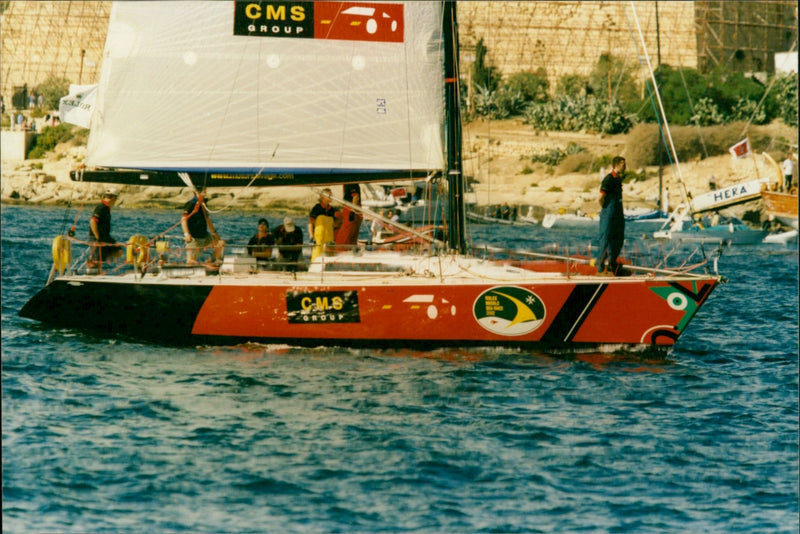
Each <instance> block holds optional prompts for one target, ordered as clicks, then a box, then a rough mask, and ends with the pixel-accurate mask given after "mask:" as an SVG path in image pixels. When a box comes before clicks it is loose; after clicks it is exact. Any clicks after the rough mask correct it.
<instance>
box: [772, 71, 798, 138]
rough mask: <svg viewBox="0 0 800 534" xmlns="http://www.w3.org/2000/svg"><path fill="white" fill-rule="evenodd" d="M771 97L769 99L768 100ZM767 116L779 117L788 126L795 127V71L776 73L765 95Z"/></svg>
mask: <svg viewBox="0 0 800 534" xmlns="http://www.w3.org/2000/svg"><path fill="white" fill-rule="evenodd" d="M770 99H771V100H770ZM767 104H768V106H767V109H771V110H772V113H768V114H767V117H768V118H778V119H781V120H782V121H783V122H784V123H785V124H787V125H788V126H794V127H795V128H796V127H797V73H796V72H795V73H792V74H789V75H778V79H777V80H775V85H774V86H773V88H772V91H770V93H769V95H768V96H767Z"/></svg>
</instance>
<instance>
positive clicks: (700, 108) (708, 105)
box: [689, 97, 726, 126]
mask: <svg viewBox="0 0 800 534" xmlns="http://www.w3.org/2000/svg"><path fill="white" fill-rule="evenodd" d="M725 119H726V116H725V115H724V114H723V112H722V111H721V110H720V109H719V106H717V103H716V101H715V100H713V99H711V98H706V97H704V98H701V99H700V100H698V101H697V104H695V106H694V114H693V115H692V116H691V118H690V119H689V122H690V123H692V124H696V125H698V126H710V125H712V124H722V123H723V122H726V120H725Z"/></svg>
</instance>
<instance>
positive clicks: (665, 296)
mask: <svg viewBox="0 0 800 534" xmlns="http://www.w3.org/2000/svg"><path fill="white" fill-rule="evenodd" d="M715 284H716V280H714V279H705V280H700V281H683V282H664V281H659V282H656V281H647V280H640V279H639V280H609V281H607V282H593V281H592V282H587V281H582V282H576V281H564V282H550V283H541V284H522V285H514V284H497V285H486V284H477V285H459V286H448V285H434V284H431V285H424V286H420V285H416V284H415V285H392V286H366V287H365V286H358V285H351V286H344V287H342V286H313V287H308V286H304V287H295V288H285V287H254V286H251V285H245V286H229V285H225V286H222V285H220V286H216V287H214V288H213V289H212V290H211V292H210V293H209V295H208V297H207V299H206V300H205V303H204V304H203V306H202V308H201V309H200V311H199V313H198V315H197V319H196V321H195V322H194V325H193V327H192V334H194V335H201V336H222V337H237V338H252V339H264V338H267V339H270V338H273V339H303V340H311V339H326V340H343V341H346V340H375V341H394V340H396V341H404V340H413V341H427V342H432V343H436V342H441V343H443V344H454V343H458V342H466V343H468V344H475V343H485V344H488V345H491V344H520V345H526V344H539V343H544V344H552V345H569V344H616V343H621V344H633V345H639V344H644V345H672V344H673V343H674V342H675V340H676V339H677V337H678V336H679V335H680V333H681V332H682V331H683V329H684V328H685V327H686V325H687V324H688V322H689V320H690V319H691V318H692V316H693V315H694V313H695V311H696V310H697V309H698V308H699V306H700V305H701V304H702V303H703V302H704V301H705V299H706V298H707V297H708V295H709V293H710V292H711V290H712V288H713V287H714V285H715ZM509 293H516V294H518V295H526V299H527V302H525V301H522V300H521V299H519V298H516V299H515V298H514V297H513V296H511V297H510V296H509ZM498 295H499V296H498ZM487 302H488V303H489V304H490V305H488V306H487ZM535 307H536V308H537V311H538V313H537V311H533V308H535Z"/></svg>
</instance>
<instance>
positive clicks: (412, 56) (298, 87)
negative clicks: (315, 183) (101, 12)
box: [87, 2, 444, 175]
mask: <svg viewBox="0 0 800 534" xmlns="http://www.w3.org/2000/svg"><path fill="white" fill-rule="evenodd" d="M262 4H263V3H255V4H254V3H236V2H119V3H115V4H114V7H113V8H112V13H111V20H110V24H109V37H108V40H107V43H106V50H105V54H104V56H105V57H104V61H103V66H102V73H101V82H100V88H99V91H98V102H97V111H96V113H95V115H94V118H93V122H92V127H91V133H90V138H89V145H88V155H87V166H89V167H100V168H129V169H162V170H171V169H201V168H203V169H218V170H222V169H224V170H225V171H226V172H229V171H231V170H233V171H232V172H243V173H246V172H252V169H258V170H262V172H283V173H285V172H292V173H295V174H298V175H302V174H304V172H305V171H304V169H330V172H332V173H337V172H350V171H353V169H360V170H361V171H364V172H370V171H382V170H391V171H397V170H401V171H402V170H406V171H415V172H416V171H419V170H420V169H426V170H430V169H433V170H437V169H439V170H440V169H442V168H443V167H444V156H443V150H444V149H443V142H442V131H443V121H444V110H443V106H444V104H443V101H444V98H443V87H442V81H441V69H442V67H441V65H442V61H443V59H442V46H441V45H442V37H441V28H440V26H441V5H440V4H439V3H438V2H409V3H402V2H385V3H380V2H367V3H363V4H362V3H359V5H360V6H362V7H364V8H365V9H366V10H365V9H360V10H352V9H350V7H351V6H350V4H352V2H324V4H325V6H324V8H323V7H320V6H319V5H318V4H319V3H312V2H294V3H288V2H278V3H276V4H281V5H283V4H286V6H285V7H286V8H287V9H293V8H294V7H297V6H299V7H303V8H304V9H305V10H306V11H303V12H302V15H303V16H305V17H306V18H312V17H316V18H315V19H314V20H313V21H309V20H305V21H304V22H305V27H304V28H303V29H302V31H301V30H299V29H298V30H297V31H299V32H301V33H302V32H306V33H304V34H302V37H296V36H291V35H289V36H287V35H283V36H279V37H278V36H275V37H273V36H265V35H263V34H262V33H263V23H264V21H263V20H262V19H263V18H264V17H265V16H266V15H265V14H264V13H261V14H260V15H261V19H260V22H259V23H258V25H257V27H256V26H254V28H256V29H257V31H255V32H254V33H253V34H247V35H241V34H236V31H240V32H241V31H242V29H241V26H242V24H241V22H237V23H236V24H235V23H234V20H237V21H240V20H241V19H242V17H243V12H242V9H244V7H243V6H245V7H246V6H248V5H249V6H252V5H262ZM289 4H292V5H289ZM336 5H339V7H340V8H341V9H340V13H339V15H338V16H337V17H336V18H334V19H330V20H329V21H328V22H325V20H327V19H325V20H322V19H320V18H319V17H320V16H322V15H325V16H329V13H327V12H329V11H330V10H331V9H333V8H334V7H336ZM369 6H372V7H369ZM315 9H316V12H315V11H314V10H315ZM369 9H372V10H373V11H374V12H375V13H378V15H377V16H378V18H379V20H378V21H377V22H376V23H375V24H378V25H380V24H383V25H384V26H378V27H377V28H375V27H373V26H370V24H371V23H370V22H369V21H370V20H374V19H371V18H370V16H371V15H370V11H369ZM237 10H238V11H237ZM326 10H327V11H326ZM323 11H325V13H322V15H320V13H321V12H323ZM347 12H350V13H349V14H347V15H344V14H343V13H347ZM249 13H251V14H252V13H255V11H251V12H249ZM292 13H295V12H293V11H290V10H289V11H284V15H285V16H286V17H287V18H288V17H289V16H290V15H291V14H292ZM300 13H301V12H300V11H298V12H296V13H295V15H296V16H297V17H299V16H300ZM387 13H388V14H390V15H391V17H388V16H386V14H387ZM373 15H374V14H373ZM347 17H349V19H348V18H347ZM381 17H382V18H381ZM356 19H358V20H356ZM360 19H364V20H363V21H362V20H360ZM387 20H388V22H387ZM348 21H350V22H348ZM353 21H356V22H359V24H351V22H353ZM392 21H394V23H395V24H394V26H392V25H391V24H392ZM398 21H399V22H398ZM273 22H274V21H273ZM312 22H313V24H316V25H318V26H320V27H322V28H323V29H324V35H323V38H316V37H312V38H309V37H308V33H307V32H308V31H312V29H313V28H312V27H311V26H309V24H311V23H312ZM362 22H363V24H362ZM343 23H347V24H348V28H347V31H348V32H351V33H341V32H340V33H336V32H337V31H339V27H338V26H336V24H343ZM237 24H238V26H239V28H238V29H237V28H235V26H236V25H237ZM276 24H277V23H276ZM326 24H327V26H326ZM387 24H389V25H387ZM277 26H281V27H283V26H286V27H287V28H289V27H291V24H290V21H281V22H280V24H277V25H276V27H277ZM309 28H312V29H309ZM370 29H372V30H374V31H373V32H372V33H370V32H369V30H370ZM287 31H288V30H287ZM319 31H322V30H319ZM357 31H362V32H366V33H364V34H363V35H361V34H358V33H353V32H357ZM381 32H383V33H381ZM289 33H291V32H289ZM331 36H333V37H331ZM375 36H377V37H375ZM361 37H364V38H365V39H367V40H359V39H361ZM369 39H384V40H377V41H370V40H369ZM355 172H358V171H357V170H356V171H355Z"/></svg>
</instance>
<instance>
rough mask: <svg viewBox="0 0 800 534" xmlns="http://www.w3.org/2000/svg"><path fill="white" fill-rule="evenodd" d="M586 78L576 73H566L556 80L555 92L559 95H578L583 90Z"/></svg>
mask: <svg viewBox="0 0 800 534" xmlns="http://www.w3.org/2000/svg"><path fill="white" fill-rule="evenodd" d="M586 84H587V80H586V78H585V77H584V76H580V75H578V74H568V75H566V76H562V77H561V78H559V79H558V81H557V82H556V94H557V95H559V96H571V97H577V96H580V95H581V93H582V92H583V91H584V89H585V87H586Z"/></svg>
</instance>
